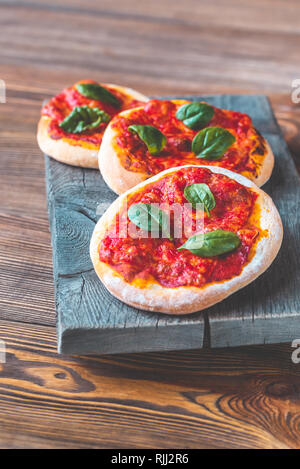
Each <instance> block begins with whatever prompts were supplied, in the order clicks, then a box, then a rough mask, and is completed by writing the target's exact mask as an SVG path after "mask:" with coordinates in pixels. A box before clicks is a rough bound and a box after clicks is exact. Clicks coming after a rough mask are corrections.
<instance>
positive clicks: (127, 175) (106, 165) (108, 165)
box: [98, 100, 274, 194]
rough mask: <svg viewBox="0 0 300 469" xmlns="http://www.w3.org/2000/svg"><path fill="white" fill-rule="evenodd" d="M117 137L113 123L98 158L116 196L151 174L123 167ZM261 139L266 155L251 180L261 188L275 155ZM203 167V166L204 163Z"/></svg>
mask: <svg viewBox="0 0 300 469" xmlns="http://www.w3.org/2000/svg"><path fill="white" fill-rule="evenodd" d="M172 102H174V103H180V104H184V103H187V102H189V101H185V100H172ZM139 109H142V108H141V107H138V108H134V109H128V110H126V111H123V112H121V113H120V114H119V115H120V116H123V117H129V116H130V114H131V113H132V112H134V111H137V110H139ZM117 135H118V132H117V130H116V129H114V128H112V126H111V123H109V124H108V126H107V127H106V129H105V132H104V135H103V139H102V144H101V147H100V150H99V157H98V158H99V169H100V171H101V174H102V176H103V179H104V181H105V182H106V184H107V185H108V186H109V187H110V188H111V189H112V190H113V191H114V192H115V193H116V194H122V193H123V192H124V191H127V190H128V189H130V188H131V187H134V186H135V185H136V184H139V183H140V182H142V181H145V179H147V178H149V174H147V173H142V172H134V171H128V170H127V169H125V168H124V167H123V166H122V164H121V161H120V158H119V156H118V153H120V152H121V151H124V150H123V149H122V148H120V147H118V146H117V144H116V143H115V139H116V137H117ZM261 138H263V141H264V145H265V155H264V158H263V163H262V165H261V167H260V168H259V170H258V174H257V175H256V176H254V177H252V178H251V180H253V181H254V182H255V184H256V185H257V186H258V187H261V186H262V185H263V184H265V183H266V182H267V181H268V179H269V178H270V176H271V174H272V171H273V167H274V155H273V152H272V149H271V147H270V145H269V143H268V142H267V140H266V139H265V138H264V137H261ZM253 154H255V153H253ZM259 158H261V155H260V156H259ZM201 166H203V164H202V163H201ZM248 177H249V176H248ZM249 179H250V177H249Z"/></svg>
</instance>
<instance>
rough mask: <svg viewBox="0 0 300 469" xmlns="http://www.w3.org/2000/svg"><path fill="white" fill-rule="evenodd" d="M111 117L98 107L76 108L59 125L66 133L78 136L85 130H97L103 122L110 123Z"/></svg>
mask: <svg viewBox="0 0 300 469" xmlns="http://www.w3.org/2000/svg"><path fill="white" fill-rule="evenodd" d="M109 121H110V116H109V115H108V114H107V113H106V112H104V111H102V110H101V109H99V108H97V107H89V106H76V107H74V109H73V111H72V112H71V113H70V114H69V115H68V116H67V117H66V118H65V119H64V120H63V121H62V122H61V123H60V124H59V127H61V128H62V129H64V130H65V131H66V132H71V133H73V134H78V133H80V132H84V131H85V130H89V129H95V128H96V127H98V126H99V125H100V124H102V122H105V123H107V122H109Z"/></svg>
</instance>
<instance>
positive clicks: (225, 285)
mask: <svg viewBox="0 0 300 469" xmlns="http://www.w3.org/2000/svg"><path fill="white" fill-rule="evenodd" d="M185 167H197V165H186V166H180V167H177V168H171V169H167V170H165V171H163V172H161V173H159V174H157V175H156V176H153V177H152V178H150V179H148V180H147V181H144V182H142V183H140V184H139V185H138V186H136V187H134V188H133V189H131V190H128V191H127V192H125V193H124V194H122V195H121V196H120V197H118V198H117V199H116V200H115V201H114V202H113V203H112V205H111V206H110V207H109V208H108V210H107V211H106V212H105V213H104V215H103V216H102V217H101V218H100V220H99V221H98V223H97V225H96V227H95V229H94V232H93V235H92V239H91V243H90V256H91V259H92V262H93V265H94V269H95V271H96V273H97V275H98V277H99V278H100V280H101V281H102V282H103V284H104V285H105V286H106V288H107V289H108V290H109V291H110V293H111V294H112V295H113V296H115V297H116V298H118V299H119V300H121V301H123V302H124V303H126V304H128V305H130V306H134V307H135V308H139V309H143V310H148V311H157V312H161V313H166V314H189V313H194V312H196V311H201V310H203V309H205V308H208V307H209V306H212V305H214V304H216V303H218V302H219V301H222V300H223V299H224V298H226V297H228V296H229V295H231V294H232V293H234V292H236V291H237V290H239V289H240V288H242V287H244V286H246V285H248V284H249V283H251V282H252V281H253V280H255V279H256V278H257V277H258V276H259V275H261V274H262V273H263V272H264V271H265V270H266V269H267V268H268V267H269V266H270V265H271V263H272V262H273V260H274V259H275V257H276V255H277V253H278V251H279V249H280V246H281V242H282V237H283V228H282V222H281V218H280V215H279V213H278V211H277V209H276V207H275V205H274V203H273V201H272V199H271V197H270V196H268V195H267V194H266V193H265V192H263V191H262V190H261V189H259V188H258V187H257V186H256V185H255V184H254V183H253V182H252V181H250V180H249V179H247V178H245V177H244V176H241V175H240V174H237V173H234V172H232V171H229V170H227V169H224V168H221V167H217V166H204V165H203V167H205V168H208V169H210V170H211V171H212V172H214V173H221V174H224V175H226V176H228V177H230V178H232V179H234V180H235V181H237V182H239V183H240V184H242V185H244V186H246V187H250V188H251V189H252V190H253V191H255V192H256V193H257V194H258V198H257V199H256V202H255V203H256V204H258V205H259V207H260V214H261V215H260V227H261V229H262V230H268V233H269V235H268V236H267V237H262V238H261V239H260V240H259V241H258V243H257V244H256V248H255V253H254V255H253V257H252V259H251V260H250V261H249V262H248V263H247V264H246V265H245V266H244V268H243V270H242V272H241V274H240V275H238V276H235V277H234V278H232V279H230V280H225V281H222V282H214V283H211V284H207V285H204V286H203V287H200V288H198V287H175V288H166V287H163V286H162V285H160V284H159V283H156V282H153V283H148V284H147V287H146V288H139V287H137V286H135V285H133V284H129V283H127V282H125V280H124V279H123V278H122V277H121V276H120V274H119V273H118V272H116V271H115V270H114V269H113V268H112V267H110V266H109V265H107V264H105V263H103V262H101V261H100V260H99V254H98V246H99V243H100V240H101V239H102V238H103V237H104V235H105V232H106V229H107V228H108V227H109V225H110V224H111V221H112V220H113V218H114V216H115V215H116V214H117V213H118V211H119V210H120V209H121V207H122V205H123V202H124V200H125V198H126V196H127V195H128V194H133V193H134V192H136V191H140V190H141V189H142V188H143V187H145V186H146V185H147V184H148V183H152V182H154V181H156V180H158V179H160V178H161V177H164V176H165V175H166V174H169V173H172V172H174V171H177V170H178V169H181V168H185Z"/></svg>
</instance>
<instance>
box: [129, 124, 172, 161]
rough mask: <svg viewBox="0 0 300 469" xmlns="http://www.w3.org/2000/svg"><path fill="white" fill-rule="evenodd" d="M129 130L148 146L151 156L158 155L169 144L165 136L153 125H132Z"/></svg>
mask: <svg viewBox="0 0 300 469" xmlns="http://www.w3.org/2000/svg"><path fill="white" fill-rule="evenodd" d="M128 129H129V130H130V132H132V133H135V134H137V135H138V136H139V137H140V139H141V140H142V141H143V142H144V143H145V144H146V145H147V148H148V151H149V153H150V155H153V156H156V155H158V154H159V153H160V152H161V150H162V149H163V148H164V146H165V144H166V142H167V139H166V137H165V136H164V134H163V133H161V131H160V130H158V129H157V128H156V127H153V125H130V126H129V127H128Z"/></svg>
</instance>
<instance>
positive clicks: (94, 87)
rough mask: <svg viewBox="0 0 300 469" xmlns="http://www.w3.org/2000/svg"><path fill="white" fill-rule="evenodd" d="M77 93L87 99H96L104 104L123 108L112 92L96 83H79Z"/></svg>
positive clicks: (76, 86)
mask: <svg viewBox="0 0 300 469" xmlns="http://www.w3.org/2000/svg"><path fill="white" fill-rule="evenodd" d="M75 88H76V89H77V91H78V92H79V93H80V94H82V95H83V96H85V97H86V98H90V99H96V100H97V101H102V103H106V104H111V105H112V106H114V107H117V108H119V107H121V105H122V103H121V101H120V100H119V99H118V98H117V97H116V96H115V95H114V94H112V93H111V92H110V91H108V90H107V89H106V88H104V87H103V86H100V85H98V84H96V83H77V85H75Z"/></svg>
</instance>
